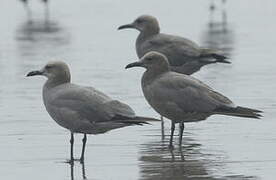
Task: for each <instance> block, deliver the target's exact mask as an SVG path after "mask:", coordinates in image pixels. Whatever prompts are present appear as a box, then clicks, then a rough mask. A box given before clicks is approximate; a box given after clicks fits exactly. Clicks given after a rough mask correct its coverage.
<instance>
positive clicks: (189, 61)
mask: <svg viewBox="0 0 276 180" xmlns="http://www.w3.org/2000/svg"><path fill="white" fill-rule="evenodd" d="M126 28H133V29H137V30H138V31H140V34H139V36H138V37H137V39H136V53H137V56H138V58H141V57H142V56H144V55H145V54H146V53H147V52H150V51H157V52H160V53H162V54H164V55H165V56H166V57H167V58H168V61H169V64H170V69H171V70H172V71H175V72H178V73H182V74H187V75H191V74H193V73H195V72H197V71H199V70H200V69H201V67H203V66H205V65H208V64H214V63H230V62H229V61H227V60H226V59H227V57H226V56H225V55H223V53H222V52H221V51H219V50H217V49H210V48H201V47H200V46H199V45H197V44H196V43H195V42H193V41H191V40H189V39H186V38H183V37H180V36H175V35H170V34H164V33H160V27H159V22H158V20H157V18H155V17H153V16H151V15H141V16H139V17H138V18H137V19H136V20H134V22H132V23H130V24H126V25H122V26H120V27H118V30H121V29H126ZM161 123H162V124H161V127H162V128H161V129H162V134H163V126H164V122H163V117H162V116H161ZM163 137H164V136H163Z"/></svg>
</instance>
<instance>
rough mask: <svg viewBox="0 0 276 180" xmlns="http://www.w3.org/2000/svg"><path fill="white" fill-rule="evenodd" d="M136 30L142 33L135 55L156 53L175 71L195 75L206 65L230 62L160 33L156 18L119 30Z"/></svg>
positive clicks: (144, 18)
mask: <svg viewBox="0 0 276 180" xmlns="http://www.w3.org/2000/svg"><path fill="white" fill-rule="evenodd" d="M126 28H134V29H137V30H138V31H140V34H139V36H138V38H137V39H136V52H137V55H138V57H139V58H141V57H142V56H144V55H145V54H146V53H147V52H150V51H157V52H160V53H162V54H164V55H165V56H166V57H167V58H168V61H169V64H170V68H171V70H172V71H175V72H179V73H183V74H188V75H190V74H193V73H195V72H197V71H198V70H200V68H201V67H202V66H204V65H207V64H213V63H230V62H229V61H227V60H225V59H226V58H227V57H226V56H224V55H223V54H222V52H220V51H219V50H216V49H208V48H201V47H199V46H198V45H197V44H196V43H194V42H192V41H190V40H188V39H186V38H183V37H180V36H175V35H169V34H163V33H160V28H159V23H158V21H157V19H156V18H155V17H153V16H150V15H142V16H140V17H138V18H137V19H136V20H135V21H134V22H133V23H131V24H126V25H123V26H120V27H119V28H118V29H119V30H120V29H126Z"/></svg>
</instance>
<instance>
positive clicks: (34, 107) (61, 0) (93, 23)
mask: <svg viewBox="0 0 276 180" xmlns="http://www.w3.org/2000/svg"><path fill="white" fill-rule="evenodd" d="M31 2H32V3H31V9H32V22H30V21H29V20H28V17H27V16H26V12H25V11H24V8H23V6H22V4H21V3H20V2H18V1H10V0H2V1H1V11H0V12H1V16H0V32H1V38H0V77H1V78H0V83H1V88H0V112H1V113H0V114H1V115H0V116H1V119H0V124H1V126H0V144H1V145H0V154H1V155H0V177H1V179H6V180H17V179H22V180H23V179H39V180H44V179H45V180H48V179H53V180H55V179H57V180H61V179H75V180H78V179H83V178H84V177H86V178H87V179H97V180H98V179H103V180H106V179H116V180H117V179H126V180H130V179H174V180H178V179H269V180H270V179H273V178H274V177H275V176H276V173H275V170H276V153H275V152H276V131H275V129H276V122H275V120H274V117H275V115H276V110H275V107H276V97H275V95H274V92H275V88H276V83H275V75H276V71H275V68H276V63H275V60H274V57H275V55H276V52H275V45H276V39H275V38H274V35H273V33H274V32H275V31H276V26H275V23H274V22H275V15H276V11H275V7H276V6H275V5H276V3H275V1H273V0H268V1H265V2H264V1H258V0H244V1H239V0H232V1H227V3H226V4H225V6H222V5H221V3H220V1H217V4H218V5H217V8H216V11H215V12H214V13H213V14H211V13H210V11H209V5H210V4H209V1H207V0H194V1H189V2H187V1H185V2H184V1H181V2H180V1H179V2H175V4H171V1H157V0H153V1H150V2H148V1H146V0H142V1H136V2H133V1H127V0H120V1H119V0H115V1H114V0H93V1H86V0H78V1H74V2H73V1H67V0H56V1H51V3H50V19H49V21H48V22H47V23H45V21H44V16H43V12H44V9H43V6H42V4H41V3H40V2H39V1H35V0H33V1H31ZM138 3H139V4H138ZM140 3H141V4H140ZM146 3H148V4H146ZM156 3H158V5H156ZM144 13H150V14H152V15H155V16H157V17H158V19H159V20H160V24H161V29H162V31H163V32H167V33H174V34H179V35H182V36H185V37H189V38H190V39H193V40H194V41H196V42H198V43H200V44H203V45H205V46H209V47H216V48H221V49H223V50H224V51H226V52H227V53H228V54H229V55H230V56H231V61H232V64H231V65H210V66H208V67H204V68H203V69H202V71H200V72H199V73H197V74H196V75H195V76H196V77H197V78H199V79H200V80H202V81H204V82H206V83H208V84H209V85H210V86H211V87H213V88H214V89H216V90H218V91H220V92H222V93H223V94H225V95H227V96H228V97H230V98H231V99H232V100H233V101H234V102H235V103H236V104H239V105H244V106H249V107H252V108H258V109H261V110H263V111H264V112H265V114H264V118H263V119H262V120H251V119H241V118H233V117H225V116H213V117H211V118H209V119H208V120H207V121H204V122H199V123H191V124H186V126H185V127H186V129H185V133H184V142H183V143H184V146H183V148H182V150H179V149H178V146H176V149H175V150H174V151H173V152H170V151H169V150H168V149H167V144H168V139H169V137H168V136H166V138H165V140H164V141H162V140H161V133H160V123H154V124H153V125H150V126H143V127H128V128H124V129H119V130H114V131H112V132H109V133H107V134H104V135H97V136H89V137H88V148H87V151H86V161H85V167H82V166H81V165H80V164H79V163H76V164H75V166H74V167H70V165H68V164H65V163H64V161H65V160H66V159H67V158H68V157H69V133H68V132H67V130H64V129H62V128H60V127H59V126H57V125H56V124H55V122H54V121H53V120H51V118H50V117H49V116H48V114H47V113H46V111H45V109H44V106H43V103H42V98H41V87H42V85H43V83H44V81H45V79H43V78H39V77H38V78H26V77H25V75H26V73H27V72H28V71H30V70H35V69H37V68H40V67H41V66H42V65H44V64H45V63H46V62H47V61H48V60H51V59H58V60H64V61H66V62H67V63H68V64H69V65H70V67H71V71H72V75H73V78H72V80H73V82H76V83H79V84H86V85H91V86H94V87H96V88H97V89H100V90H102V91H103V92H105V93H107V94H109V95H111V96H112V97H114V98H118V99H120V100H122V101H124V102H127V103H128V104H129V105H131V106H132V107H133V108H134V109H135V111H136V112H137V114H141V115H147V116H153V117H158V115H157V114H156V113H155V112H154V111H153V110H152V109H151V108H150V107H149V105H148V104H147V103H146V101H145V99H144V98H143V95H142V91H141V88H140V78H141V75H142V72H143V70H142V69H140V70H139V69H135V70H134V69H133V70H128V71H126V70H125V69H124V66H125V65H126V64H127V63H129V62H132V61H134V60H136V54H135V49H134V42H135V39H136V36H137V32H136V31H134V30H125V31H117V30H116V28H117V27H118V26H119V25H122V24H125V23H128V22H131V21H132V20H133V19H134V18H135V17H137V16H138V15H140V14H144ZM169 126H170V124H169V121H166V124H165V127H166V129H165V132H166V134H167V135H168V134H169ZM177 140H178V139H177V136H176V137H175V141H176V142H177ZM75 147H76V151H77V152H76V154H75V156H79V153H80V150H81V149H80V148H81V136H77V138H76V146H75ZM84 170H85V174H84Z"/></svg>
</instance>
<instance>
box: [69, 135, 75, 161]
mask: <svg viewBox="0 0 276 180" xmlns="http://www.w3.org/2000/svg"><path fill="white" fill-rule="evenodd" d="M70 144H71V149H70V153H71V156H70V160H69V163H70V164H74V152H73V147H74V134H73V133H72V132H71V139H70Z"/></svg>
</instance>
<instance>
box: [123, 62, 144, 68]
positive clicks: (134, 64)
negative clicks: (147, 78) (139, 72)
mask: <svg viewBox="0 0 276 180" xmlns="http://www.w3.org/2000/svg"><path fill="white" fill-rule="evenodd" d="M132 67H144V64H143V63H142V62H140V61H137V62H134V63H130V64H128V65H127V66H126V67H125V69H128V68H132Z"/></svg>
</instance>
